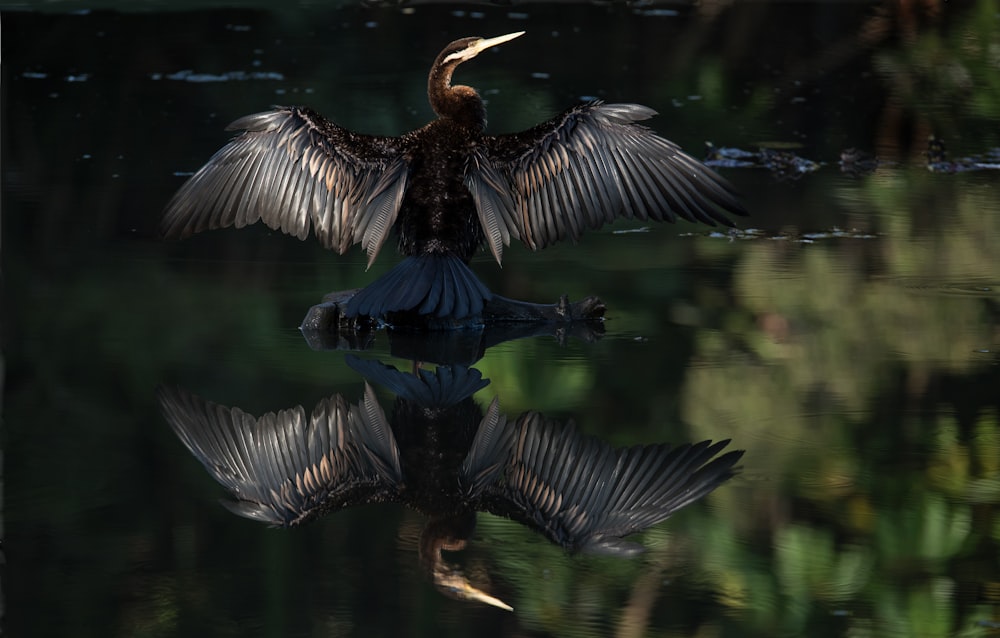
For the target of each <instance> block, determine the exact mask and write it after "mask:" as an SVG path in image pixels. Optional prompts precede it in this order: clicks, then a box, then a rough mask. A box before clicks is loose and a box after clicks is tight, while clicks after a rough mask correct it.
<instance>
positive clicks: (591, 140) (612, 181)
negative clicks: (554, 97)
mask: <svg viewBox="0 0 1000 638" xmlns="http://www.w3.org/2000/svg"><path fill="white" fill-rule="evenodd" d="M653 115H655V111H653V110H652V109H650V108H647V107H645V106H640V105H638V104H602V103H600V102H594V103H591V104H585V105H581V106H577V107H574V108H571V109H569V110H568V111H566V112H564V113H563V114H561V115H559V116H557V117H555V118H554V119H552V120H550V121H548V122H545V123H543V124H540V125H539V126H536V127H534V128H532V129H530V130H527V131H524V132H523V133H515V134H511V135H499V136H486V137H484V138H483V140H482V142H481V144H480V145H479V146H478V148H477V150H476V152H475V154H474V155H473V157H472V158H471V160H470V163H469V166H468V168H467V171H466V178H465V183H466V187H467V188H468V189H469V191H470V192H471V193H472V195H473V198H474V199H475V201H476V207H477V210H478V213H479V220H480V223H481V224H482V226H483V229H484V232H485V234H486V238H487V241H488V242H489V245H490V249H491V251H492V252H493V256H494V257H495V258H496V260H497V261H498V262H499V261H500V258H501V254H502V250H503V244H509V243H510V238H511V237H515V238H519V239H521V241H523V242H524V243H525V244H527V245H528V246H529V247H530V248H531V249H533V250H538V249H540V248H544V247H545V246H548V245H549V244H552V243H554V242H556V241H558V240H560V239H563V238H566V237H570V238H572V239H573V240H576V239H578V238H579V237H580V235H581V234H582V233H583V231H584V230H585V229H587V228H591V229H594V228H598V227H600V226H602V225H603V224H606V223H610V222H612V221H614V220H615V219H617V218H619V217H626V218H632V217H634V218H637V219H642V220H646V219H652V220H656V221H670V222H673V221H675V220H676V219H677V218H678V217H681V218H684V219H687V220H689V221H696V222H703V223H706V224H709V225H711V226H715V225H716V223H721V224H725V225H727V226H732V225H733V224H732V222H731V221H730V220H729V218H728V217H727V216H726V214H732V215H746V210H745V209H744V208H743V206H742V205H741V204H740V202H739V201H738V200H737V198H736V195H735V194H734V192H733V189H732V187H731V186H730V185H729V183H728V182H727V181H726V180H724V179H723V178H722V177H720V176H719V175H717V174H716V173H715V172H713V171H712V170H711V169H709V168H708V167H706V166H705V165H704V164H702V163H701V162H699V161H698V160H696V159H694V158H693V157H691V156H690V155H687V154H685V153H684V152H683V151H681V149H680V147H678V146H677V145H676V144H674V143H673V142H671V141H670V140H667V139H664V138H662V137H660V136H659V135H657V134H656V133H654V132H653V131H651V130H650V129H648V128H646V127H644V126H641V125H639V124H636V122H638V121H640V120H645V119H648V118H650V117H652V116H653Z"/></svg>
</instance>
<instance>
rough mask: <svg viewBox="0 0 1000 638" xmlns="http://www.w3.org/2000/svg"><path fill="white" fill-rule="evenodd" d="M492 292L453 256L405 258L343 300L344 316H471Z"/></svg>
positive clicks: (480, 309) (453, 317)
mask: <svg viewBox="0 0 1000 638" xmlns="http://www.w3.org/2000/svg"><path fill="white" fill-rule="evenodd" d="M492 297H493V293H491V292H490V290H489V288H487V287H486V286H485V285H483V283H482V282H481V281H479V279H477V278H476V275H475V273H473V272H472V270H471V269H470V268H469V267H468V266H467V265H466V264H465V262H463V261H462V260H461V259H459V258H458V257H456V256H454V255H419V256H416V257H407V258H406V259H404V260H403V261H402V262H400V263H399V264H398V265H397V266H396V267H395V268H393V269H392V270H390V271H389V272H387V273H386V274H385V275H383V276H381V277H379V278H378V279H376V280H375V281H374V282H372V283H371V284H369V285H368V286H366V287H365V288H362V289H361V290H359V291H358V292H357V294H356V295H354V297H353V298H351V300H350V301H348V302H347V308H346V309H345V311H344V314H345V315H346V316H348V317H356V316H359V315H361V316H364V315H367V316H369V317H381V316H383V315H384V314H385V313H387V312H402V311H407V310H412V311H415V312H417V313H419V314H422V315H434V316H437V317H442V318H449V319H462V318H464V317H474V316H476V315H478V314H480V313H482V311H483V306H484V305H485V304H486V302H487V301H489V300H490V298H492Z"/></svg>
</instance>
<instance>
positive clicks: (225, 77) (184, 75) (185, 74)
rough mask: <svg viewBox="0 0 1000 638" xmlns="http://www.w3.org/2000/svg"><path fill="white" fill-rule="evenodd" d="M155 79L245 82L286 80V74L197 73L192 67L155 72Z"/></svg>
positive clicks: (153, 75)
mask: <svg viewBox="0 0 1000 638" xmlns="http://www.w3.org/2000/svg"><path fill="white" fill-rule="evenodd" d="M150 78H151V79H153V80H162V79H167V80H178V81H181V82H231V81H232V82H244V81H247V80H284V79H285V76H284V75H283V74H281V73H276V72H274V71H251V72H250V73H247V72H246V71H228V72H226V73H221V74H215V73H195V72H194V71H192V70H191V69H185V70H183V71H178V72H177V73H171V74H169V75H163V74H162V73H153V74H152V75H151V76H150Z"/></svg>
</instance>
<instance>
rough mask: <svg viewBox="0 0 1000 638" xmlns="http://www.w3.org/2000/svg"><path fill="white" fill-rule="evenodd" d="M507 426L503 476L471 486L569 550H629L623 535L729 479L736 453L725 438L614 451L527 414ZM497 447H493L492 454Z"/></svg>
mask: <svg viewBox="0 0 1000 638" xmlns="http://www.w3.org/2000/svg"><path fill="white" fill-rule="evenodd" d="M507 427H508V428H509V429H511V430H512V431H511V432H509V433H505V434H503V435H502V438H503V439H504V440H510V443H509V444H505V447H508V446H509V448H510V453H509V458H508V459H507V461H506V468H505V470H504V476H503V479H502V480H500V481H497V479H495V478H490V480H489V481H488V482H492V483H493V484H492V485H482V484H480V485H478V486H477V490H476V491H475V492H474V494H476V495H480V496H481V498H482V500H483V502H484V505H485V507H486V509H487V510H488V511H490V512H492V513H494V514H497V515H500V516H506V517H508V518H512V519H514V520H517V521H519V522H521V523H524V524H526V525H528V526H529V527H531V528H533V529H536V530H537V531H539V532H541V533H543V534H544V535H545V536H546V537H548V538H549V539H550V540H552V541H553V542H555V543H558V544H560V545H562V546H563V547H565V548H567V549H569V550H571V551H590V552H601V553H613V554H619V555H631V554H635V553H637V552H639V551H642V548H641V546H640V545H637V544H635V543H631V542H628V541H625V540H623V537H625V536H627V535H629V534H632V533H635V532H638V531H641V530H643V529H646V528H648V527H650V526H652V525H655V524H657V523H659V522H661V521H663V520H664V519H666V518H668V517H669V516H670V515H671V514H673V513H674V512H676V511H677V510H679V509H681V508H682V507H685V506H686V505H689V504H690V503H692V502H693V501H695V500H697V499H699V498H701V497H703V496H705V495H706V494H708V493H709V492H711V491H712V490H714V489H715V488H716V487H718V486H719V485H720V484H722V483H723V482H725V481H726V480H727V479H729V478H730V477H731V476H732V475H733V474H734V472H735V470H734V469H733V466H734V465H735V463H736V462H737V461H738V460H739V459H740V457H741V456H742V455H743V452H742V451H733V452H727V453H725V454H721V456H716V455H717V454H720V453H721V452H722V451H723V449H724V448H725V447H726V446H727V445H728V443H729V441H719V442H716V443H711V442H710V441H703V442H700V443H696V444H685V445H680V446H677V447H672V446H670V445H667V444H661V445H646V446H633V447H631V448H625V449H616V448H612V447H611V446H610V445H608V444H606V443H604V442H603V441H600V440H598V439H595V438H592V437H588V436H583V435H581V434H580V433H579V432H578V431H577V430H576V428H574V427H573V426H572V424H562V423H558V422H556V421H552V420H549V419H546V418H545V417H543V416H541V415H539V414H537V413H534V412H528V413H525V414H524V415H522V416H521V417H520V418H519V419H518V420H517V422H516V423H515V424H510V425H508V426H507ZM498 456H499V453H496V452H494V457H498Z"/></svg>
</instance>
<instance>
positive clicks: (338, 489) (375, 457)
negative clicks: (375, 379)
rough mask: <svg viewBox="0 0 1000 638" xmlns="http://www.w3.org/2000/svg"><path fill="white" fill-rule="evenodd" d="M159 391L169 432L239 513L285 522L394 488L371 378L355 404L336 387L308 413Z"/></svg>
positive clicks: (389, 494) (387, 494) (396, 471)
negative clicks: (256, 411) (250, 408)
mask: <svg viewBox="0 0 1000 638" xmlns="http://www.w3.org/2000/svg"><path fill="white" fill-rule="evenodd" d="M158 395H159V399H160V405H161V407H162V409H163V414H164V416H165V417H166V419H167V421H168V422H169V423H170V426H171V427H172V428H173V429H174V432H175V433H176V434H177V436H178V437H179V438H180V439H181V441H182V442H183V443H184V445H186V446H187V448H188V449H189V450H190V451H191V453H192V454H194V455H195V457H197V458H198V460H199V461H201V463H202V464H203V465H204V466H205V468H206V469H207V470H208V471H209V473H210V474H211V475H212V476H213V477H214V478H215V480H216V481H218V482H219V483H221V484H222V486H223V487H225V488H226V489H227V490H229V492H230V493H231V494H232V496H233V497H234V498H235V499H236V500H235V502H232V503H227V506H228V507H229V508H230V509H231V510H233V511H234V512H235V513H237V514H240V515H241V516H246V517H247V518H252V519H254V520H258V521H263V522H266V523H270V524H272V525H280V526H291V525H298V524H300V523H303V522H305V521H307V520H310V519H312V518H314V517H316V516H318V515H320V514H322V513H325V512H329V511H333V510H337V509H340V508H343V507H347V506H350V505H359V504H362V503H370V502H376V501H378V502H381V501H389V500H394V499H395V498H397V496H398V491H399V487H400V485H401V482H402V475H401V471H400V467H399V450H398V449H397V447H396V441H395V438H394V437H393V434H392V430H391V429H390V427H389V423H388V421H387V420H386V418H385V413H383V412H382V408H381V407H380V406H379V405H378V403H377V402H376V400H375V394H374V392H373V391H372V389H371V387H370V386H366V391H365V398H364V400H363V401H362V402H361V404H359V405H348V404H347V402H346V401H345V400H344V399H343V397H341V396H339V395H334V396H332V397H330V398H328V399H324V400H323V401H321V402H320V403H319V404H318V405H317V406H316V408H315V409H314V410H313V413H312V415H311V416H310V417H308V418H307V417H306V414H305V411H304V410H303V409H302V407H301V406H296V407H295V408H291V409H289V410H281V411H280V412H278V413H272V412H269V413H267V414H265V415H263V416H261V417H260V418H254V417H252V416H250V415H249V414H247V413H246V412H243V411H242V410H240V409H239V408H227V407H224V406H221V405H216V404H214V403H211V402H208V401H205V400H204V399H201V398H200V397H197V396H195V395H193V394H190V393H187V392H185V391H183V390H180V389H168V388H161V389H160V390H159V392H158Z"/></svg>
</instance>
